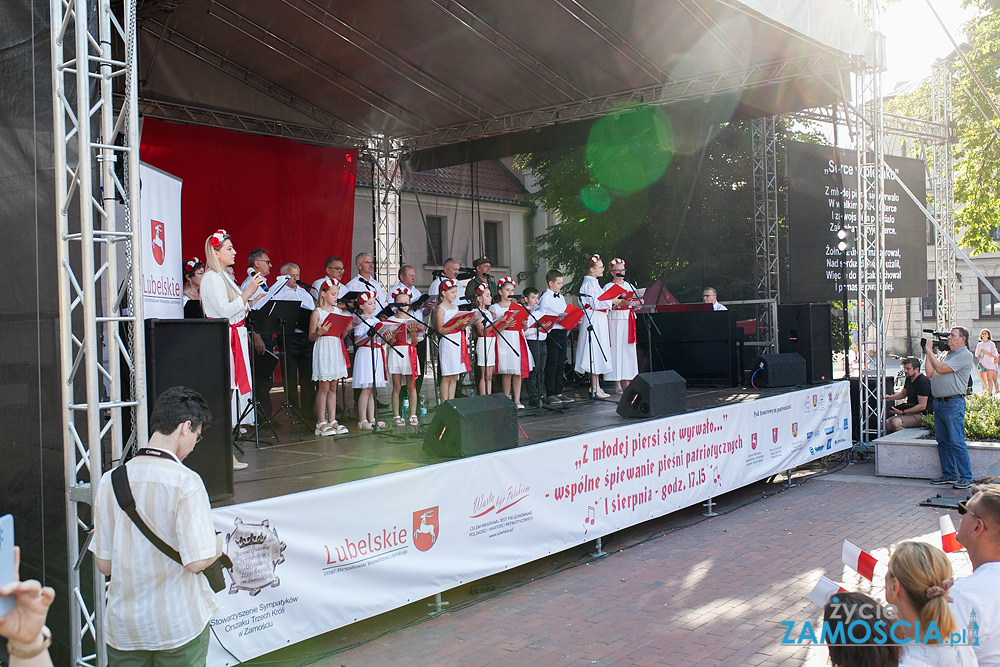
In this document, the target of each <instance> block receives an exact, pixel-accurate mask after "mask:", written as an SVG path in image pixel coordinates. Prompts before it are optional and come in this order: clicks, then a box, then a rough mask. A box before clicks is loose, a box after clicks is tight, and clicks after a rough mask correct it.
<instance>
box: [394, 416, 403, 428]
mask: <svg viewBox="0 0 1000 667" xmlns="http://www.w3.org/2000/svg"><path fill="white" fill-rule="evenodd" d="M392 423H393V424H395V425H396V426H406V420H404V419H403V418H402V417H393V418H392Z"/></svg>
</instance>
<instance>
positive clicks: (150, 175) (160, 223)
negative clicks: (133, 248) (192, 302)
mask: <svg viewBox="0 0 1000 667" xmlns="http://www.w3.org/2000/svg"><path fill="white" fill-rule="evenodd" d="M139 184H140V185H139V188H140V192H139V208H140V216H139V217H140V220H139V245H140V246H141V247H142V309H143V317H144V318H146V319H150V318H154V317H156V318H160V319H181V318H182V317H184V302H183V298H184V259H183V258H182V257H181V186H182V183H181V179H179V178H177V177H176V176H172V175H170V174H168V173H167V172H165V171H161V170H160V169H157V168H156V167H151V166H150V165H148V164H146V163H145V162H143V163H140V164H139ZM202 259H204V258H202Z"/></svg>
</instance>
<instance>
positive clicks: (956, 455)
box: [922, 327, 975, 489]
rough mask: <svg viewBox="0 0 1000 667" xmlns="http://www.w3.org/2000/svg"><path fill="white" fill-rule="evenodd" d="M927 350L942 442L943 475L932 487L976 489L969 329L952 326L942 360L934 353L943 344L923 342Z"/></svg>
mask: <svg viewBox="0 0 1000 667" xmlns="http://www.w3.org/2000/svg"><path fill="white" fill-rule="evenodd" d="M922 342H923V344H924V349H925V350H926V351H927V377H929V378H930V379H931V393H932V394H933V396H934V437H935V439H936V440H937V443H938V458H939V459H940V460H941V476H940V477H938V478H937V479H934V480H931V484H937V485H945V484H951V485H952V487H953V488H956V489H968V488H969V487H970V486H972V464H971V463H970V462H969V451H968V449H967V448H966V446H965V392H966V390H967V389H968V387H969V378H970V377H972V368H973V366H974V365H975V359H974V358H973V356H972V352H970V351H969V348H968V343H969V330H968V329H966V328H965V327H952V329H951V332H950V333H949V334H948V337H947V338H946V339H945V340H944V341H941V342H942V343H946V344H947V346H948V347H947V349H948V352H947V354H945V355H944V357H942V358H941V359H938V358H937V356H936V355H935V354H934V349H935V347H938V346H939V345H940V343H936V342H935V341H931V340H927V339H925V340H923V341H922Z"/></svg>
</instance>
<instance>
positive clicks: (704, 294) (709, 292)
mask: <svg viewBox="0 0 1000 667" xmlns="http://www.w3.org/2000/svg"><path fill="white" fill-rule="evenodd" d="M701 301H702V303H710V304H712V310H729V309H728V308H726V307H725V306H723V305H722V304H721V303H719V293H718V292H716V291H715V288H714V287H706V288H705V289H703V290H702V291H701Z"/></svg>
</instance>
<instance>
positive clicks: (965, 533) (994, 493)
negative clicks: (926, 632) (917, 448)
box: [950, 484, 1000, 667]
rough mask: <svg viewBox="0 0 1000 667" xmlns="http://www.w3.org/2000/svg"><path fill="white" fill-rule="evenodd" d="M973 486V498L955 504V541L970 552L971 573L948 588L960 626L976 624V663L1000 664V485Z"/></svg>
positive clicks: (998, 666) (993, 666) (982, 666)
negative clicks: (959, 516)
mask: <svg viewBox="0 0 1000 667" xmlns="http://www.w3.org/2000/svg"><path fill="white" fill-rule="evenodd" d="M976 488H977V491H976V494H975V495H974V496H972V498H970V499H969V500H967V501H962V502H960V503H959V505H958V511H959V513H960V514H961V515H962V520H961V521H960V522H959V524H958V541H959V543H961V545H962V546H963V547H965V549H966V551H967V552H968V553H969V561H970V562H971V563H972V574H970V575H969V576H967V577H962V578H961V579H959V580H958V581H956V582H955V584H954V586H952V587H951V591H950V592H951V596H952V599H953V602H952V603H951V610H952V612H953V613H954V614H955V622H956V623H957V624H958V627H959V628H962V629H965V628H968V627H970V626H971V625H972V621H973V620H974V621H975V623H976V625H977V626H978V638H979V644H978V645H974V646H973V647H972V650H973V651H975V653H976V658H977V659H978V660H979V666H980V667H1000V484H981V485H978V486H977V487H976ZM973 613H975V616H974V617H973ZM969 635H970V636H969V638H968V639H969V641H970V642H971V641H973V638H972V636H971V632H970V633H969Z"/></svg>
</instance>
